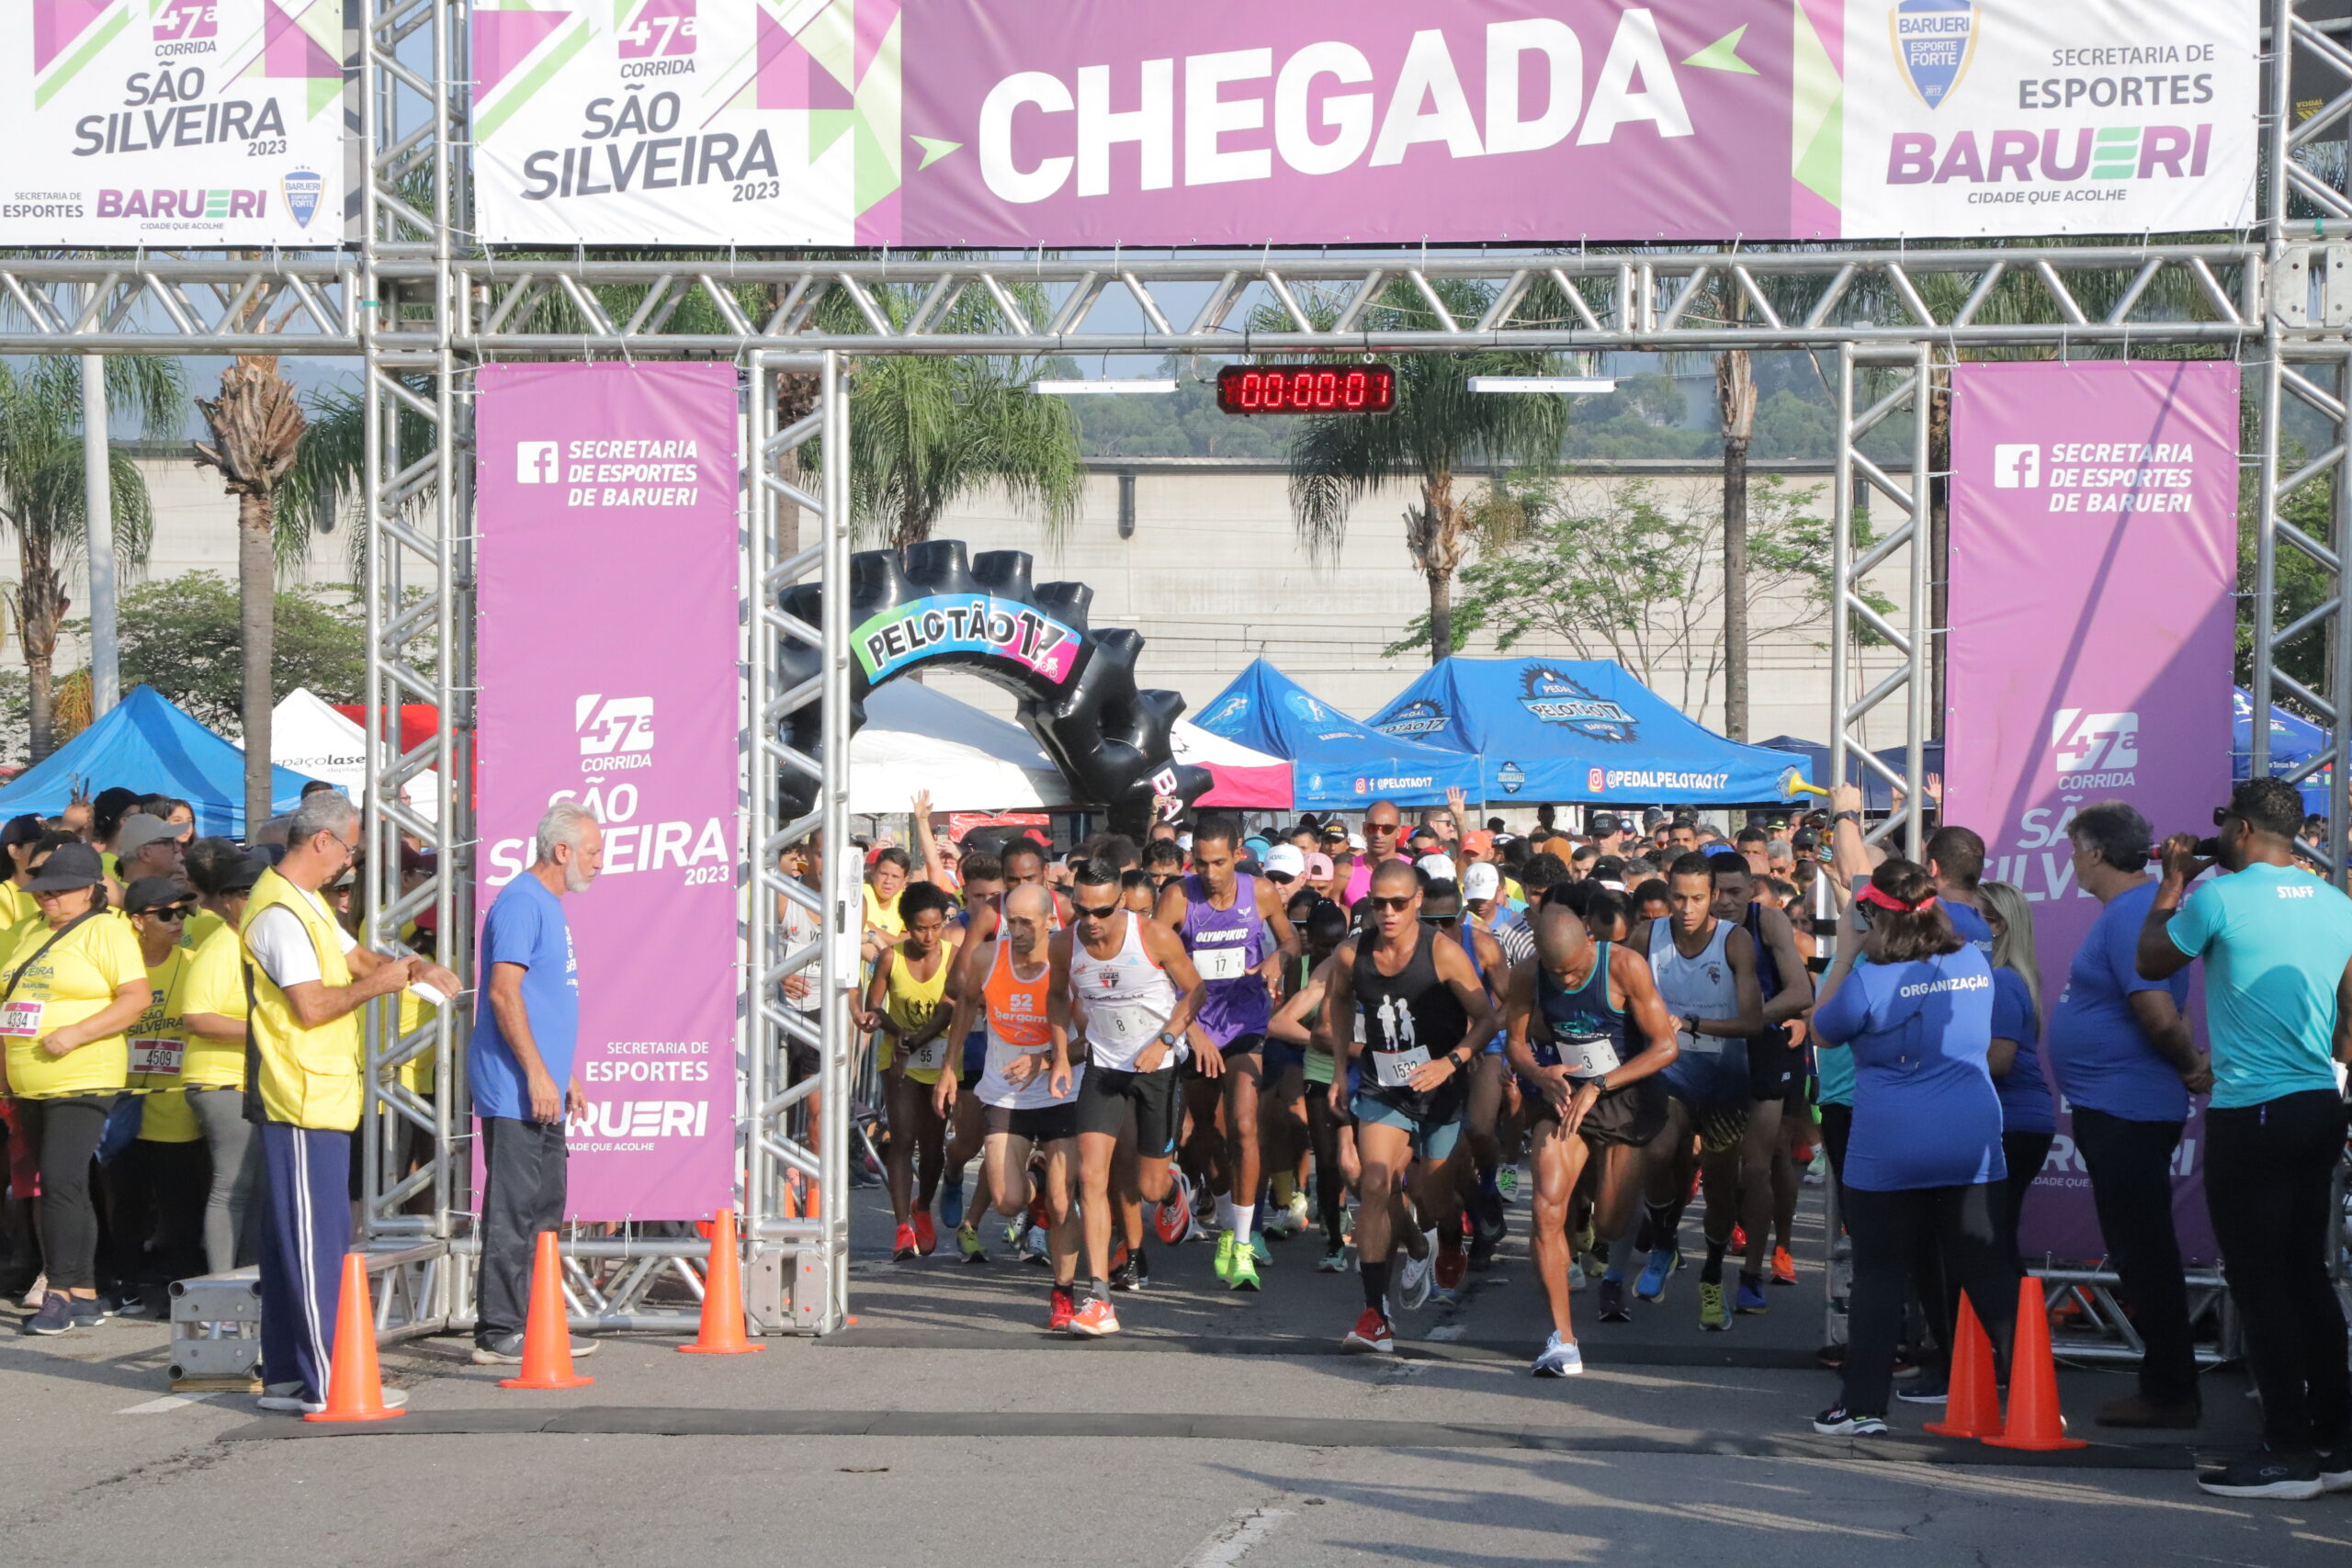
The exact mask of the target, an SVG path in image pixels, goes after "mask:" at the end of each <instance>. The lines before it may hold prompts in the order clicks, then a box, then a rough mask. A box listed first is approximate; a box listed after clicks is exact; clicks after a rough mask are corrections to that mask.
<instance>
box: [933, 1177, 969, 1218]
mask: <svg viewBox="0 0 2352 1568" xmlns="http://www.w3.org/2000/svg"><path fill="white" fill-rule="evenodd" d="M939 1223H940V1224H941V1225H943V1226H944V1227H945V1228H946V1229H948V1230H951V1231H952V1230H961V1229H962V1228H963V1226H964V1179H963V1177H962V1176H961V1175H958V1176H957V1177H956V1179H955V1180H953V1181H951V1182H949V1183H948V1184H947V1190H945V1191H944V1192H942V1193H941V1194H940V1195H939Z"/></svg>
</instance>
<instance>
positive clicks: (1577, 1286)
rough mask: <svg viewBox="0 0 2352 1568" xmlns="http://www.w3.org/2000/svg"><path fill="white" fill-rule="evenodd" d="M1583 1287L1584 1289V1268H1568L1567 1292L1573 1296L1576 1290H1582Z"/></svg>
mask: <svg viewBox="0 0 2352 1568" xmlns="http://www.w3.org/2000/svg"><path fill="white" fill-rule="evenodd" d="M1583 1289H1584V1270H1583V1269H1569V1270H1568V1294H1570V1295H1572V1296H1573V1295H1575V1294H1576V1293H1577V1292H1578V1291H1581V1290H1583Z"/></svg>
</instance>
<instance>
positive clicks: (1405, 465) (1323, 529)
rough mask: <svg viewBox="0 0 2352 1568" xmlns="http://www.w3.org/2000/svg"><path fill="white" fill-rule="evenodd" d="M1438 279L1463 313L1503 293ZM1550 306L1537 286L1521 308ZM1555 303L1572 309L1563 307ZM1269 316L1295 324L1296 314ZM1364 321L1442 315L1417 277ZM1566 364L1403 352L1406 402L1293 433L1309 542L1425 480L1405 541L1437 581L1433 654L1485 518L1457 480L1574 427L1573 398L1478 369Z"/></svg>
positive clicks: (1544, 453)
mask: <svg viewBox="0 0 2352 1568" xmlns="http://www.w3.org/2000/svg"><path fill="white" fill-rule="evenodd" d="M1433 287H1434V288H1435V290H1436V293H1437V296H1438V298H1439V299H1440V300H1441V301H1442V302H1443V304H1444V306H1445V310H1446V312H1447V313H1448V314H1449V315H1451V316H1452V317H1453V319H1454V320H1455V321H1477V320H1479V319H1480V318H1481V317H1482V316H1483V315H1484V314H1485V313H1486V310H1487V307H1488V306H1490V305H1491V304H1492V303H1493V302H1494V293H1493V289H1492V288H1491V286H1489V285H1487V284H1485V283H1481V282H1476V281H1473V280H1469V279H1454V278H1448V279H1443V280H1440V281H1438V282H1436V283H1435V284H1434V285H1433ZM1545 313H1550V312H1547V311H1546V308H1545V306H1544V302H1543V300H1542V299H1540V298H1539V296H1538V291H1536V290H1530V292H1529V295H1528V297H1527V299H1526V300H1525V301H1523V302H1522V303H1521V305H1520V306H1519V308H1518V314H1519V315H1520V316H1521V317H1522V318H1531V319H1532V318H1535V317H1539V316H1541V315H1543V314H1545ZM1556 313H1557V314H1561V315H1565V314H1566V310H1565V307H1563V308H1562V309H1561V310H1558V311H1557V312H1556ZM1266 324H1267V325H1269V326H1270V327H1272V329H1273V330H1276V331H1283V330H1288V325H1289V321H1288V317H1287V316H1286V315H1283V316H1279V317H1273V318H1270V319H1269V320H1268V321H1267V322H1266ZM1366 324H1367V329H1368V330H1369V331H1372V332H1374V333H1378V332H1381V331H1392V332H1393V331H1399V330H1410V329H1412V328H1414V327H1419V328H1421V329H1423V330H1426V329H1428V328H1429V327H1430V326H1432V325H1434V324H1435V317H1434V315H1433V313H1432V312H1431V311H1430V309H1429V307H1428V305H1427V304H1426V303H1425V302H1424V301H1423V300H1422V299H1421V297H1420V294H1419V290H1418V289H1417V288H1414V287H1413V285H1412V284H1411V283H1410V282H1409V280H1406V279H1399V280H1398V281H1397V282H1396V283H1393V284H1391V285H1390V286H1389V287H1388V288H1386V289H1385V291H1384V293H1383V295H1382V299H1381V301H1380V303H1379V304H1378V305H1376V306H1374V307H1373V308H1372V309H1371V310H1368V311H1367V312H1366ZM1556 367H1557V356H1556V355H1549V354H1544V353H1541V352H1538V351H1535V350H1524V349H1523V350H1518V351H1503V350H1493V351H1488V352H1486V353H1479V354H1463V355H1440V354H1412V355H1400V356H1399V357H1398V363H1397V407H1396V412H1393V413H1385V414H1311V415H1309V416H1307V417H1306V419H1304V420H1302V421H1301V422H1300V424H1299V428H1298V432H1297V434H1295V436H1294V437H1293V438H1292V440H1291V451H1290V507H1291V518H1292V521H1293V522H1294V523H1295V525H1297V528H1298V531H1299V535H1300V536H1301V537H1302V538H1303V539H1304V540H1305V541H1306V547H1307V548H1308V550H1309V551H1310V552H1313V553H1317V554H1322V553H1328V552H1329V551H1331V550H1334V549H1336V548H1338V547H1339V545H1340V541H1341V540H1342V538H1344V537H1345V535H1346V531H1347V524H1348V513H1349V512H1350V511H1351V509H1352V508H1353V507H1354V505H1355V503H1356V502H1359V501H1361V500H1363V498H1364V497H1365V496H1366V495H1368V494H1370V493H1371V492H1372V491H1374V490H1376V489H1378V488H1379V487H1380V486H1382V485H1384V484H1386V483H1388V482H1390V481H1392V480H1396V479H1406V480H1409V481H1412V482H1414V483H1416V484H1417V485H1418V486H1419V491H1418V494H1417V495H1416V497H1415V500H1414V503H1413V504H1412V505H1410V506H1408V507H1407V508H1406V510H1405V545H1406V548H1408V550H1410V551H1411V552H1412V557H1413V564H1414V565H1415V566H1416V567H1418V568H1419V569H1420V573H1421V576H1422V577H1423V579H1425V580H1426V581H1427V582H1428V584H1429V594H1430V616H1429V626H1430V663H1432V664H1435V663H1437V662H1438V661H1439V660H1442V659H1443V658H1445V657H1446V656H1447V655H1448V654H1450V653H1452V652H1453V650H1454V641H1453V574H1454V572H1455V571H1456V570H1459V568H1460V567H1461V565H1462V562H1463V558H1464V556H1465V555H1467V554H1468V552H1469V546H1470V543H1471V540H1472V537H1473V536H1474V535H1475V534H1476V526H1477V525H1476V506H1475V503H1474V501H1473V498H1472V497H1471V496H1470V495H1469V494H1468V493H1467V491H1466V490H1465V489H1464V488H1462V487H1459V486H1458V485H1457V482H1456V481H1457V479H1459V477H1460V475H1461V473H1462V470H1463V469H1464V468H1465V467H1467V466H1469V465H1470V464H1472V463H1476V462H1482V461H1483V462H1487V463H1491V464H1513V465H1527V466H1532V467H1544V466H1548V465H1549V464H1551V463H1552V462H1554V461H1555V460H1556V459H1557V457H1559V452H1560V442H1561V440H1562V438H1563V437H1564V436H1565V435H1566V434H1567V427H1568V407H1567V400H1566V398H1562V397H1554V396H1546V395H1530V394H1519V393H1513V394H1504V395H1490V394H1487V393H1480V392H1473V391H1472V390H1471V389H1470V378H1472V377H1473V376H1535V375H1543V374H1545V373H1547V372H1551V371H1554V370H1555V369H1556Z"/></svg>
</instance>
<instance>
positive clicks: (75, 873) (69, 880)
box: [25, 844, 107, 893]
mask: <svg viewBox="0 0 2352 1568" xmlns="http://www.w3.org/2000/svg"><path fill="white" fill-rule="evenodd" d="M106 879H107V868H106V866H105V865H104V864H103V863H100V861H99V860H98V852H97V851H96V850H94V849H92V848H91V847H90V846H89V845H87V844H67V845H64V846H63V847H62V848H60V849H58V850H56V851H53V852H51V855H50V857H49V859H47V860H46V861H43V862H42V863H41V868H40V875H39V876H36V877H34V878H33V879H32V880H31V881H30V882H28V883H26V884H25V890H26V891H27V892H28V893H71V892H73V891H74V889H75V888H76V887H90V886H96V884H98V883H101V882H104V881H105V880H106Z"/></svg>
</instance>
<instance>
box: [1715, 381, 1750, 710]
mask: <svg viewBox="0 0 2352 1568" xmlns="http://www.w3.org/2000/svg"><path fill="white" fill-rule="evenodd" d="M1715 407H1716V410H1717V411H1718V412H1720V413H1721V414H1722V416H1723V426H1724V734H1725V735H1727V736H1729V737H1730V738H1731V739H1734V740H1745V739H1747V444H1748V443H1749V442H1750V441H1751V440H1753V439H1755V435H1756V367H1755V363H1754V362H1753V361H1752V360H1751V359H1749V357H1748V354H1747V350H1746V349H1744V348H1729V349H1725V350H1724V352H1723V353H1721V354H1718V355H1715Z"/></svg>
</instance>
